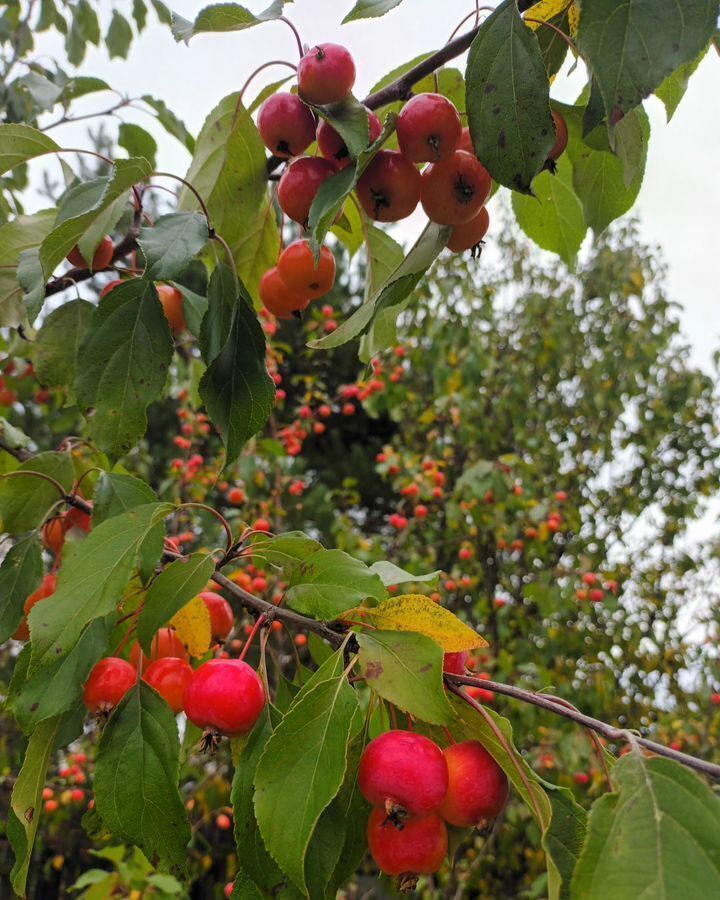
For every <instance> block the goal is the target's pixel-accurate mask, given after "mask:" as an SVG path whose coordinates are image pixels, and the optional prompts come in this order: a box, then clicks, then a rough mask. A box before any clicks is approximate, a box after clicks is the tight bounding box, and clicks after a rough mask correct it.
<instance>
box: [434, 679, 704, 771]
mask: <svg viewBox="0 0 720 900" xmlns="http://www.w3.org/2000/svg"><path fill="white" fill-rule="evenodd" d="M445 681H446V682H447V684H448V685H449V686H451V687H452V686H457V685H462V684H467V685H472V686H473V687H481V688H485V689H486V690H488V691H492V692H493V693H494V694H504V695H505V696H506V697H512V698H513V699H514V700H521V701H522V702H523V703H531V704H532V705H533V706H539V707H540V708H541V709H545V710H547V711H548V712H551V713H555V715H557V716H563V717H564V718H566V719H571V720H572V721H573V722H575V723H576V724H578V725H582V726H583V727H584V728H589V729H590V730H591V731H595V732H597V734H601V735H602V736H603V737H605V738H607V739H608V740H610V741H622V742H627V741H628V735H629V734H630V732H629V731H628V729H627V728H615V727H614V726H613V725H608V724H607V723H606V722H601V721H600V719H594V718H593V717H592V716H587V715H585V713H582V712H580V711H579V710H577V709H575V708H574V707H569V706H566V705H565V704H564V702H563V701H558V700H557V699H556V698H555V697H552V696H550V695H548V694H538V693H535V692H534V691H525V690H523V689H522V688H518V687H514V686H513V685H511V684H501V683H500V682H497V681H485V680H483V679H480V678H471V677H469V676H467V675H445ZM632 737H633V740H634V741H636V742H637V743H638V744H639V745H640V746H641V747H644V748H645V749H646V750H650V751H651V752H652V753H656V754H657V755H658V756H665V757H667V758H668V759H673V760H675V762H679V763H682V765H684V766H687V767H688V768H690V769H695V770H696V771H698V772H702V773H703V774H704V775H707V776H708V777H709V778H713V779H720V766H718V765H715V764H714V763H710V762H706V761H705V760H703V759H697V758H696V757H694V756H690V754H688V753H683V752H682V751H680V750H673V749H671V748H670V747H666V746H665V745H664V744H658V743H657V742H656V741H651V740H648V739H647V738H644V737H639V736H638V735H635V734H633V735H632Z"/></svg>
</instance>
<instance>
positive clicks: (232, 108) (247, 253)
mask: <svg viewBox="0 0 720 900" xmlns="http://www.w3.org/2000/svg"><path fill="white" fill-rule="evenodd" d="M238 104H239V95H238V94H237V93H235V94H230V95H229V96H228V97H225V98H224V99H223V100H221V101H220V103H219V104H218V105H217V106H216V107H215V109H214V110H213V111H212V112H211V113H210V115H209V116H208V117H207V119H206V120H205V124H204V125H203V127H202V131H201V132H200V136H199V137H198V141H197V148H196V152H195V156H194V157H193V161H192V163H191V165H190V168H189V169H188V173H187V175H186V179H187V180H188V181H190V182H191V183H192V184H194V185H195V188H196V189H197V191H198V192H199V194H200V196H201V197H202V198H203V199H204V200H205V203H206V204H207V207H208V210H209V212H210V218H211V220H212V223H213V225H214V227H215V229H216V230H217V232H218V234H221V235H222V236H223V238H224V239H225V241H227V243H228V245H229V246H230V249H231V251H232V254H233V257H234V258H235V264H236V266H237V270H238V274H239V276H240V279H241V280H242V282H243V284H245V286H246V287H247V289H248V291H249V292H250V296H251V297H253V298H254V299H255V300H257V299H258V297H259V295H258V285H259V283H260V278H261V277H262V275H263V274H264V273H265V272H266V271H267V270H268V269H269V268H270V267H271V266H274V265H275V263H276V262H277V255H278V247H279V246H280V235H279V232H278V227H277V222H276V218H275V211H274V209H273V205H272V203H271V202H270V196H269V194H268V190H267V168H266V151H265V145H264V144H263V142H262V140H261V139H260V135H259V134H258V130H257V128H256V127H255V123H254V122H253V120H252V118H251V116H250V114H249V113H248V111H247V110H246V109H245V108H244V107H243V106H242V105H241V104H240V105H238ZM197 208H198V203H197V200H196V198H195V197H194V196H193V194H192V193H191V192H190V191H188V190H184V191H183V192H182V193H181V195H180V202H179V209H180V210H181V211H182V210H195V209H197Z"/></svg>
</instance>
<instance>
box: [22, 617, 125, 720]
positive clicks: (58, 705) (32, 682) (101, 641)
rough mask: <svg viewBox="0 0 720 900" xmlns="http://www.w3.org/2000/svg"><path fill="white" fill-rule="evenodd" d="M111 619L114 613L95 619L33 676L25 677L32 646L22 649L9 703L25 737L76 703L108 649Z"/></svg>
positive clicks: (27, 675) (112, 622)
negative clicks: (68, 648)
mask: <svg viewBox="0 0 720 900" xmlns="http://www.w3.org/2000/svg"><path fill="white" fill-rule="evenodd" d="M114 619H115V616H114V614H113V615H110V616H107V617H105V618H102V619H94V620H93V621H92V622H90V624H89V625H88V627H87V628H85V630H84V631H83V633H82V634H81V635H80V638H79V640H78V642H77V644H75V646H74V647H73V648H72V650H71V651H70V653H68V654H67V656H63V657H61V658H60V659H58V660H57V661H53V662H51V663H50V664H49V665H48V666H47V667H45V668H42V669H38V670H37V671H36V672H34V673H33V674H32V675H29V674H28V669H29V666H30V661H31V653H32V647H31V646H29V645H28V646H26V647H25V648H24V649H23V651H22V654H21V656H20V658H19V659H18V662H17V664H16V666H15V671H14V672H13V678H12V682H11V684H10V693H9V698H8V702H9V705H10V707H11V708H12V711H13V715H14V716H15V718H16V720H17V722H18V724H19V725H20V727H21V728H22V730H23V731H24V732H25V733H26V734H29V733H30V732H31V731H32V730H33V729H34V728H36V727H37V725H38V724H39V723H40V722H42V721H44V720H46V719H49V718H52V717H53V716H57V715H59V714H60V713H63V712H65V711H66V710H68V709H70V708H71V707H72V706H73V705H74V704H75V703H77V702H78V700H79V699H80V697H81V696H82V690H83V685H84V684H85V682H86V681H87V679H88V676H89V674H90V672H91V671H92V668H93V666H94V665H95V663H97V662H98V661H99V660H100V659H101V658H102V656H103V655H104V654H105V652H106V650H107V643H108V638H109V637H110V632H111V630H112V625H113V624H114ZM111 620H113V621H111Z"/></svg>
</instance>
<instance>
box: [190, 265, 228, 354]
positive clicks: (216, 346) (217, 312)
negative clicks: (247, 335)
mask: <svg viewBox="0 0 720 900" xmlns="http://www.w3.org/2000/svg"><path fill="white" fill-rule="evenodd" d="M237 295H238V288H237V282H236V281H235V276H234V275H233V273H232V271H231V270H230V269H229V268H228V267H227V266H225V265H222V264H221V265H218V266H216V267H215V269H214V270H213V273H212V275H211V276H210V282H209V284H208V297H207V313H206V315H205V317H204V318H203V320H202V325H201V326H200V338H199V341H198V344H199V346H200V352H201V353H202V358H203V359H204V360H205V364H206V365H208V366H209V365H210V363H211V362H212V361H213V360H214V359H216V358H217V356H218V354H219V353H220V351H221V350H222V349H223V347H224V346H225V344H226V343H227V340H228V337H229V336H230V329H231V328H232V323H233V315H234V313H235V307H236V306H237Z"/></svg>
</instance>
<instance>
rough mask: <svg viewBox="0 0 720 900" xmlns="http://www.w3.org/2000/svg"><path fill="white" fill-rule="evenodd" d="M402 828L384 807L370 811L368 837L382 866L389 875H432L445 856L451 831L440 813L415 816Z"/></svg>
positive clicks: (378, 862) (379, 866)
mask: <svg viewBox="0 0 720 900" xmlns="http://www.w3.org/2000/svg"><path fill="white" fill-rule="evenodd" d="M402 825H403V827H402V829H400V828H398V827H397V826H396V825H395V824H394V823H393V821H392V820H391V819H389V818H388V817H387V815H386V813H385V811H384V810H382V809H379V808H377V807H376V808H375V809H374V810H373V811H372V812H371V813H370V819H369V820H368V827H367V839H368V845H369V847H370V852H371V853H372V855H373V859H374V860H375V862H376V863H377V865H378V868H379V869H380V870H381V871H382V872H384V873H385V874H386V875H431V874H432V873H433V872H437V870H438V869H439V868H440V866H441V865H442V864H443V861H444V860H445V856H446V855H447V849H448V835H447V828H446V827H445V823H444V822H443V820H442V819H441V818H440V816H438V815H434V814H430V815H427V816H417V817H416V816H411V817H410V818H408V819H406V820H405V821H404V822H403V823H402Z"/></svg>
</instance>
